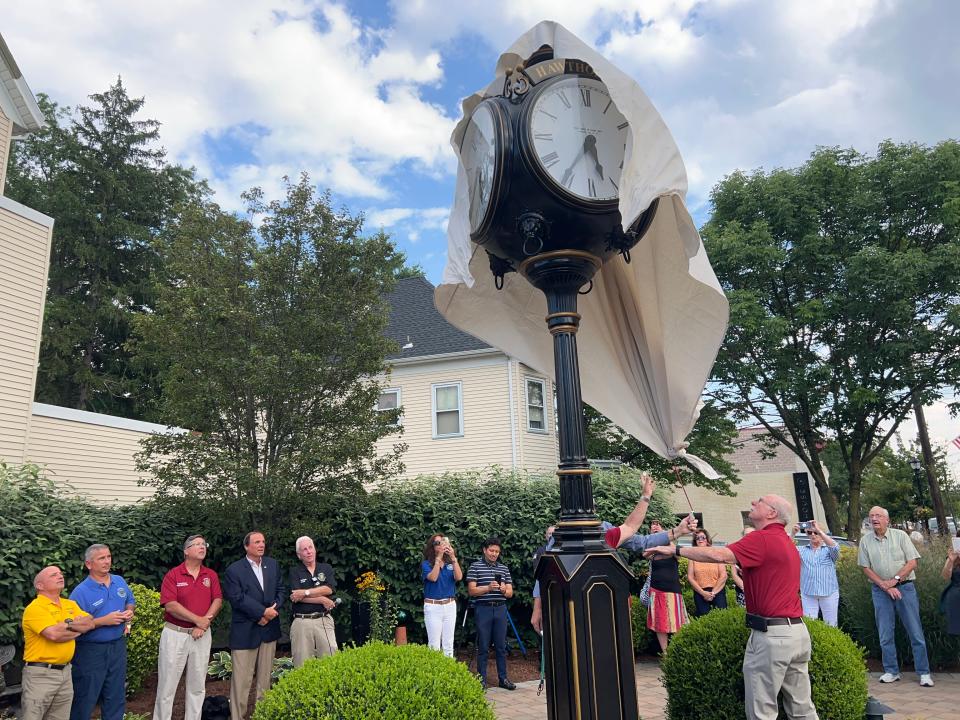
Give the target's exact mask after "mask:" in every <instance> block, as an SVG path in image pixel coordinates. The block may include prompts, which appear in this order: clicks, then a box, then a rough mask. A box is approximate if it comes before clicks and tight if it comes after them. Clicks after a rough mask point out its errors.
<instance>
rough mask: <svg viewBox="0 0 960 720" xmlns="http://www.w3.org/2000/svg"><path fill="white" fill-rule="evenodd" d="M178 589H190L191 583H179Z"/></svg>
mask: <svg viewBox="0 0 960 720" xmlns="http://www.w3.org/2000/svg"><path fill="white" fill-rule="evenodd" d="M177 587H190V583H185V582H178V583H177Z"/></svg>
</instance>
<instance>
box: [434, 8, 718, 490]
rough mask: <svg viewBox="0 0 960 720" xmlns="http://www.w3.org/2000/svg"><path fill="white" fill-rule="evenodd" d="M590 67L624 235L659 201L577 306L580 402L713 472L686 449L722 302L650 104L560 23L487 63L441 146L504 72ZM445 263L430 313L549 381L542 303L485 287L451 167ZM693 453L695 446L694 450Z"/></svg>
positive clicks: (487, 278) (462, 192) (514, 286)
mask: <svg viewBox="0 0 960 720" xmlns="http://www.w3.org/2000/svg"><path fill="white" fill-rule="evenodd" d="M544 44H547V45H550V46H552V47H553V49H554V54H555V56H556V57H563V58H576V59H580V60H583V61H585V62H587V63H589V64H590V65H591V66H592V67H593V68H594V71H595V72H596V73H597V75H599V76H600V78H601V79H602V80H603V81H604V83H605V84H606V85H607V88H608V89H609V91H610V95H611V97H612V98H613V100H614V102H615V103H616V105H617V107H618V108H619V109H620V111H621V112H622V113H623V114H624V116H625V117H626V118H627V120H628V121H629V122H630V132H631V134H632V152H631V153H630V154H629V156H628V157H627V158H625V162H624V168H623V174H622V176H621V185H620V187H621V197H620V212H621V215H622V217H623V226H624V228H625V229H626V228H628V227H629V226H630V225H631V224H633V222H634V221H635V220H636V219H637V218H638V217H639V216H640V215H641V214H642V213H643V212H644V211H645V210H646V209H647V208H648V207H649V206H650V205H651V203H652V202H653V201H654V200H657V199H658V198H659V203H658V205H657V210H656V213H655V215H654V218H653V221H652V224H651V226H650V228H649V230H648V231H647V233H646V234H645V235H644V237H643V239H642V240H641V241H640V242H639V243H638V244H637V246H636V247H635V248H634V249H633V250H632V251H631V257H632V260H631V262H630V263H629V264H628V263H626V262H625V261H624V259H623V258H622V257H620V256H617V257H616V258H614V259H612V260H610V261H609V262H607V263H606V264H605V265H604V267H603V268H602V269H601V270H600V272H598V273H597V275H596V277H595V278H594V286H593V290H592V292H590V293H589V294H588V295H584V296H582V297H581V298H580V301H579V312H580V314H581V315H582V316H583V319H582V322H581V325H580V331H579V333H578V340H577V342H578V345H579V350H580V372H581V384H582V393H583V399H584V401H585V402H587V403H589V404H590V405H592V406H593V407H594V408H596V409H597V410H599V411H600V412H601V413H603V414H604V415H606V416H607V417H608V418H610V420H611V421H613V422H614V423H616V424H617V425H619V426H620V427H622V428H623V429H624V430H626V431H627V432H628V433H630V434H631V435H633V436H634V437H635V438H637V440H639V441H640V442H642V443H643V444H644V445H646V446H647V447H649V448H650V449H651V450H653V451H654V452H656V453H657V454H659V455H660V456H662V457H664V458H668V459H673V458H678V457H683V458H684V459H686V460H687V461H688V462H689V463H690V464H691V465H693V466H694V467H696V468H697V469H698V470H700V472H702V473H703V474H704V475H706V476H708V477H711V478H716V477H718V475H717V473H716V471H714V470H713V468H711V467H710V466H709V465H708V464H707V463H706V462H704V461H702V460H701V459H699V458H697V457H696V456H695V455H694V454H692V453H688V452H686V448H687V443H686V440H685V439H686V437H687V435H688V434H689V433H690V431H691V429H692V428H693V426H694V423H695V422H696V420H697V416H698V407H699V403H700V396H701V393H702V392H703V388H704V385H705V384H706V381H707V378H708V377H709V374H710V369H711V367H712V366H713V362H714V360H715V358H716V354H717V351H718V350H719V347H720V343H721V342H722V340H723V335H724V333H725V331H726V325H727V318H728V306H727V299H726V297H725V296H724V294H723V291H722V290H721V288H720V285H719V283H718V282H717V279H716V276H715V275H714V273H713V269H712V268H711V267H710V263H709V261H708V259H707V256H706V253H705V251H704V248H703V242H702V241H701V240H700V236H699V234H698V233H697V229H696V227H695V226H694V223H693V220H692V219H691V217H690V214H689V212H688V211H687V208H686V206H685V205H684V200H683V198H684V195H685V193H686V189H687V180H686V170H685V169H684V166H683V161H682V159H681V158H680V153H679V151H678V149H677V147H676V144H675V143H674V141H673V138H672V137H671V135H670V131H669V130H668V129H667V127H666V125H665V124H664V122H663V120H662V118H661V117H660V114H659V113H658V112H657V110H656V109H655V108H654V107H653V104H652V103H651V102H650V100H649V99H648V98H647V96H646V95H645V94H644V93H643V91H642V90H641V89H640V88H639V86H638V85H637V84H636V83H635V82H634V81H633V80H632V79H631V78H629V77H628V76H627V75H625V74H624V73H623V72H621V71H620V70H618V69H617V68H616V67H614V66H613V65H612V64H610V63H609V62H608V61H607V60H606V59H604V58H603V57H602V56H601V55H599V54H598V53H597V52H596V51H594V50H593V49H592V48H590V47H588V46H587V45H585V44H584V43H583V42H581V41H580V40H579V39H578V38H577V37H576V36H574V35H573V34H571V33H570V32H569V31H567V30H566V29H565V28H563V27H562V26H561V25H559V24H557V23H554V22H542V23H539V24H538V25H536V26H535V27H534V28H532V29H531V30H529V31H528V32H527V33H525V34H524V35H523V36H521V37H520V38H519V39H518V40H517V41H516V42H515V43H514V44H513V45H512V46H511V47H510V49H509V50H508V51H507V52H506V53H504V54H503V55H502V56H501V57H500V60H499V62H498V63H497V71H496V72H497V79H496V80H494V81H493V82H492V83H491V84H490V85H489V86H488V87H487V88H486V89H485V90H483V91H480V92H478V93H475V94H474V95H471V96H470V97H469V98H467V99H466V100H464V102H463V110H464V119H463V120H461V121H460V123H459V124H458V125H457V127H456V128H455V130H454V132H453V136H452V137H451V143H452V144H453V147H454V151H455V152H456V151H457V150H458V149H459V144H460V139H461V138H462V136H463V132H464V129H465V127H466V122H467V121H466V118H468V117H469V114H470V112H471V111H472V109H473V108H474V107H476V105H477V103H479V102H480V101H481V100H482V99H483V98H484V97H486V96H488V95H496V94H498V93H499V92H500V89H501V88H502V87H503V77H504V70H505V69H507V68H513V67H515V66H516V65H518V64H519V63H520V62H522V61H523V60H524V59H525V58H527V57H529V55H530V54H531V53H532V52H533V51H534V50H536V49H537V48H539V47H540V46H542V45H544ZM447 237H448V251H447V266H446V268H445V269H444V275H443V282H442V284H441V285H440V286H439V287H437V289H436V291H435V296H434V299H435V302H436V305H437V309H438V310H439V311H440V312H441V313H442V314H443V316H444V317H445V318H446V319H447V320H448V321H449V322H451V323H452V324H454V325H456V326H457V327H459V328H460V329H462V330H464V331H466V332H468V333H470V334H472V335H474V336H476V337H478V338H480V339H482V340H484V341H486V342H488V343H490V344H491V345H493V346H495V347H497V348H500V349H501V350H503V351H504V352H505V353H506V354H508V355H510V356H512V357H514V358H517V359H518V360H520V361H521V362H523V363H525V364H526V365H529V366H530V367H532V368H535V369H536V370H537V371H538V372H541V373H543V374H545V375H547V376H549V377H551V378H553V376H554V367H553V344H552V338H551V336H550V334H549V333H548V332H547V330H546V325H545V323H544V316H545V315H546V312H547V309H546V299H545V298H544V296H543V294H542V293H541V292H540V291H539V290H536V289H535V288H534V287H533V286H532V285H530V284H529V283H528V282H527V281H526V280H525V279H524V278H523V277H520V276H519V275H517V274H513V273H511V274H508V275H507V276H506V278H505V281H504V286H503V289H502V290H501V291H498V290H497V289H496V288H495V287H494V282H493V276H492V275H491V274H490V271H489V266H488V261H487V256H486V253H485V252H484V251H483V250H482V249H481V248H478V247H477V246H476V245H474V244H473V243H471V241H470V231H469V198H468V194H467V184H466V178H465V176H464V174H463V168H462V167H459V166H458V172H457V185H456V191H455V196H454V203H453V208H452V210H451V214H450V221H449V225H448V228H447ZM694 450H695V448H694Z"/></svg>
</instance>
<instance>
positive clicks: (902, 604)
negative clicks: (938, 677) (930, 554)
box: [873, 582, 930, 675]
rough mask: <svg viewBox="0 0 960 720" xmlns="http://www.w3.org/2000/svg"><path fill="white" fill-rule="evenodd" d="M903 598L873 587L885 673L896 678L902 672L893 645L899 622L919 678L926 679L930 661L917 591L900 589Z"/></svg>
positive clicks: (901, 586)
mask: <svg viewBox="0 0 960 720" xmlns="http://www.w3.org/2000/svg"><path fill="white" fill-rule="evenodd" d="M897 589H898V590H900V594H901V595H902V596H903V597H901V598H900V599H899V600H894V599H893V598H891V597H890V596H889V595H887V593H886V592H884V591H883V590H881V589H880V588H878V587H877V586H876V585H874V586H873V615H874V617H875V618H876V621H877V633H878V634H879V635H880V650H881V652H882V653H883V671H884V672H888V673H892V674H894V675H896V674H897V673H899V672H900V664H899V663H898V662H897V643H896V642H895V641H894V635H893V633H894V630H895V629H896V624H897V619H896V616H897V615H899V616H900V622H902V623H903V629H904V630H906V631H907V637H909V638H910V645H911V646H912V647H913V667H914V669H915V670H916V671H917V675H926V674H928V673H929V672H930V662H929V660H927V643H926V642H925V641H924V639H923V626H922V625H920V603H919V601H918V600H917V588H916V586H915V585H914V584H913V583H912V582H910V583H906V584H905V585H900V586H899V587H898V588H897Z"/></svg>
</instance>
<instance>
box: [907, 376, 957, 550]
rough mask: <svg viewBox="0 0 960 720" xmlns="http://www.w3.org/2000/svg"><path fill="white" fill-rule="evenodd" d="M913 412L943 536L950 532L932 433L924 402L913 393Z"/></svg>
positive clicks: (935, 511)
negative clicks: (932, 445)
mask: <svg viewBox="0 0 960 720" xmlns="http://www.w3.org/2000/svg"><path fill="white" fill-rule="evenodd" d="M913 414H914V416H915V417H916V419H917V436H918V437H919V439H920V450H921V452H922V453H923V468H924V470H926V473H927V484H928V485H929V486H930V500H931V502H932V503H933V513H934V515H935V516H936V518H937V529H938V530H939V531H940V534H941V535H942V536H943V537H946V536H947V535H949V534H950V528H948V527H947V511H946V508H944V506H943V496H942V495H941V494H940V481H939V480H937V475H936V473H935V472H934V462H933V450H931V449H930V435H929V434H928V433H927V420H926V417H925V416H924V413H923V404H922V403H921V402H920V399H919V398H918V397H917V394H916V393H914V394H913Z"/></svg>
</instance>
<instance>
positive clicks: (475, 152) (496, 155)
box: [460, 102, 503, 233]
mask: <svg viewBox="0 0 960 720" xmlns="http://www.w3.org/2000/svg"><path fill="white" fill-rule="evenodd" d="M501 122H502V121H501V116H500V110H499V108H497V107H496V106H495V105H493V104H492V103H490V102H484V103H481V104H480V105H478V106H477V108H476V110H474V112H473V115H472V116H471V117H470V121H469V123H468V124H467V128H466V130H465V131H464V133H463V140H462V141H461V142H460V164H461V165H462V166H463V170H464V173H465V174H466V177H467V191H468V193H469V197H470V212H469V216H470V232H471V233H475V232H477V231H478V230H479V229H480V228H481V226H482V225H483V224H484V223H486V222H487V221H488V220H489V217H490V215H492V212H491V203H492V202H493V201H494V200H495V198H494V197H493V189H494V185H495V183H496V181H497V178H498V177H499V175H500V173H502V171H503V170H502V168H501V167H500V165H501V160H500V152H501V150H500V143H501V142H502V140H501V133H500V125H501Z"/></svg>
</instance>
